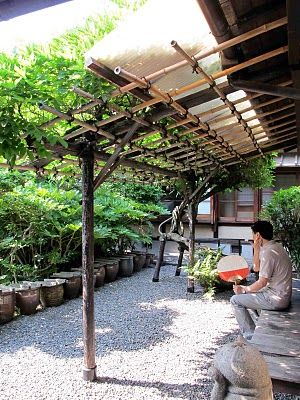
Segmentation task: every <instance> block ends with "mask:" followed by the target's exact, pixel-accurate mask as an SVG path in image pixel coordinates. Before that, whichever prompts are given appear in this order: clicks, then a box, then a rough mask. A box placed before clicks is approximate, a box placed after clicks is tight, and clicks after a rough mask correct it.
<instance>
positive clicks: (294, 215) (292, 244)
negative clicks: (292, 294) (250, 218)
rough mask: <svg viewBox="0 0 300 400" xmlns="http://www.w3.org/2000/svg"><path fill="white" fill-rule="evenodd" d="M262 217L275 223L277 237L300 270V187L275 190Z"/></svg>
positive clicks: (299, 270) (264, 208)
mask: <svg viewBox="0 0 300 400" xmlns="http://www.w3.org/2000/svg"><path fill="white" fill-rule="evenodd" d="M260 217H261V218H262V219H267V220H268V221H270V222H271V223H272V224H273V227H274V235H275V237H276V238H277V239H279V240H281V241H282V243H283V245H284V246H285V248H286V249H287V250H288V252H289V254H290V257H291V259H292V261H293V264H294V267H295V268H296V270H297V271H298V272H300V187H299V186H292V187H290V188H288V189H282V190H279V191H278V192H275V193H274V194H273V196H272V199H271V200H270V201H269V202H268V203H267V204H266V205H265V206H264V207H263V211H262V213H261V216H260Z"/></svg>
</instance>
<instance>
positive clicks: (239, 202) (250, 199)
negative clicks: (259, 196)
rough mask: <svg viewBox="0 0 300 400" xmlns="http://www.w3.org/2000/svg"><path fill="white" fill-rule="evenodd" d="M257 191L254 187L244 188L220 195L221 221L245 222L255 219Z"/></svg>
mask: <svg viewBox="0 0 300 400" xmlns="http://www.w3.org/2000/svg"><path fill="white" fill-rule="evenodd" d="M255 198H256V196H255V193H254V191H253V190H252V189H249V188H244V189H240V190H236V191H235V192H230V193H222V194H220V195H219V219H220V221H230V222H233V221H235V222H243V221H251V222H252V221H254V216H255V213H256V208H257V206H256V201H255Z"/></svg>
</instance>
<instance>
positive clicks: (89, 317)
mask: <svg viewBox="0 0 300 400" xmlns="http://www.w3.org/2000/svg"><path fill="white" fill-rule="evenodd" d="M81 157H82V271H83V274H82V323H83V352H84V366H83V379H84V380H85V381H94V380H95V379H96V360H95V357H96V345H95V316H94V314H95V311H94V186H93V179H94V149H93V147H92V145H91V144H90V143H87V144H86V146H85V148H84V150H83V152H82V156H81Z"/></svg>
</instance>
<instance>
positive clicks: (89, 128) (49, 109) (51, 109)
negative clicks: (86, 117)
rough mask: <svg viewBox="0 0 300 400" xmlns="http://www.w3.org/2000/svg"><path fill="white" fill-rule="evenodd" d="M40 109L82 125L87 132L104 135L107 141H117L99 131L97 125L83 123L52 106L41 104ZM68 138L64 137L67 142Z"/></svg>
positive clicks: (67, 136) (108, 134)
mask: <svg viewBox="0 0 300 400" xmlns="http://www.w3.org/2000/svg"><path fill="white" fill-rule="evenodd" d="M40 109H41V110H45V111H47V112H49V113H52V114H53V115H56V116H58V117H60V118H62V119H64V120H66V121H71V122H74V123H75V124H77V125H80V126H82V127H83V128H85V129H87V131H92V132H95V133H98V134H99V135H102V136H104V137H106V138H107V139H113V140H114V139H115V137H114V135H112V134H110V133H108V132H105V131H103V130H102V129H99V128H98V127H97V126H96V125H94V124H89V123H87V122H85V121H81V120H80V119H77V118H74V117H72V116H71V115H68V114H66V113H62V112H61V111H58V110H56V109H55V108H54V107H50V106H47V105H46V104H43V103H41V104H40ZM68 138H69V135H65V136H64V139H66V140H67V139H68Z"/></svg>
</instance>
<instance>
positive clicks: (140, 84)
mask: <svg viewBox="0 0 300 400" xmlns="http://www.w3.org/2000/svg"><path fill="white" fill-rule="evenodd" d="M287 51H288V46H282V47H280V48H278V49H275V50H272V51H269V52H267V53H264V54H261V55H259V56H257V57H254V58H252V59H250V60H247V61H245V62H243V63H240V64H237V65H235V66H233V67H230V68H227V69H225V70H222V71H219V72H216V73H214V74H212V75H211V77H212V79H214V80H215V79H218V78H221V77H224V76H227V75H230V74H232V73H233V72H237V71H240V70H241V69H244V68H247V67H249V66H251V65H254V64H257V63H260V62H262V61H265V60H268V59H269V58H272V57H276V56H277V55H280V54H283V53H286V52H287ZM184 61H185V60H184ZM185 62H186V61H185ZM186 64H187V62H186ZM186 64H185V65H186ZM118 70H120V72H121V71H122V72H125V70H122V69H121V68H120V67H117V68H115V73H117V74H118V72H117V71H118ZM126 72H127V71H126ZM131 75H132V74H131ZM133 77H134V78H137V79H133V82H131V83H134V84H135V86H132V85H131V86H130V84H129V85H126V86H123V87H122V88H118V89H116V91H115V92H112V93H111V96H112V97H116V96H118V95H120V94H123V93H126V92H128V91H130V90H132V89H133V88H136V87H142V88H147V86H149V84H150V80H151V79H152V78H151V76H150V75H147V76H146V77H144V78H143V79H140V78H138V77H136V76H134V75H133ZM127 79H128V80H129V81H132V79H130V78H129V76H128V75H127ZM205 83H206V80H205V79H199V80H197V81H195V82H193V83H191V84H189V85H186V86H183V87H181V88H180V89H174V90H171V91H170V92H167V93H166V95H167V96H170V97H174V96H177V95H181V94H183V93H186V92H188V91H189V90H192V89H195V88H197V87H200V86H202V85H204V84H205ZM152 86H153V85H152ZM155 99H156V101H154V100H155ZM161 101H163V98H162V97H161V96H160V92H159V91H158V94H157V95H156V96H154V98H153V101H152V102H151V105H154V104H157V103H160V102H161ZM146 103H147V102H142V103H141V104H140V105H139V110H141V109H143V108H146V107H147V106H148V104H146Z"/></svg>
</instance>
